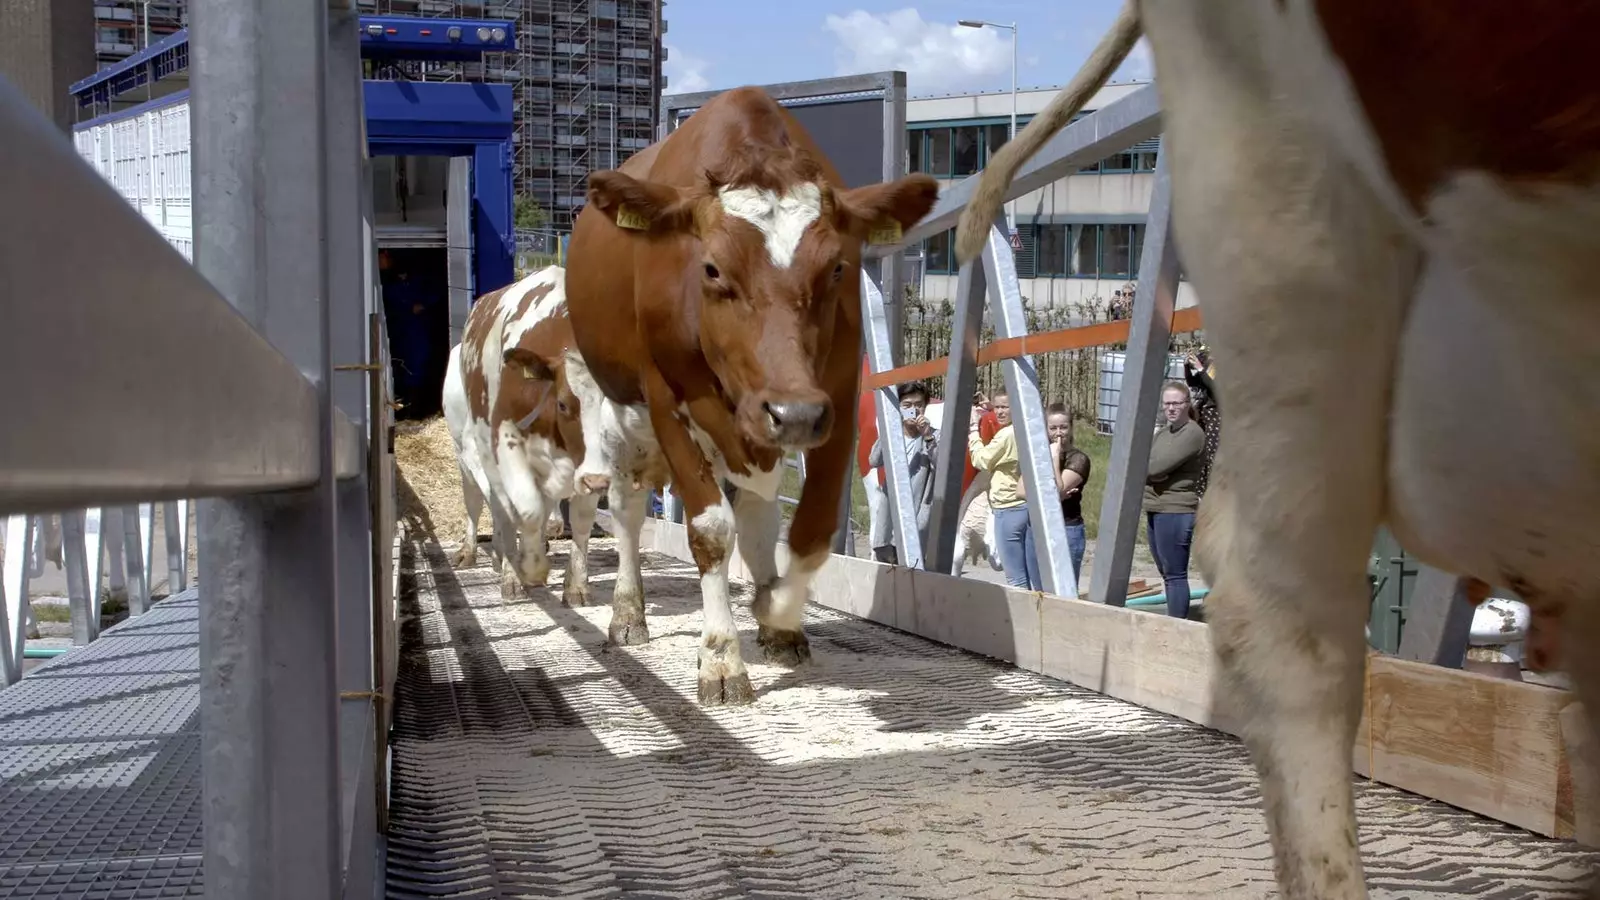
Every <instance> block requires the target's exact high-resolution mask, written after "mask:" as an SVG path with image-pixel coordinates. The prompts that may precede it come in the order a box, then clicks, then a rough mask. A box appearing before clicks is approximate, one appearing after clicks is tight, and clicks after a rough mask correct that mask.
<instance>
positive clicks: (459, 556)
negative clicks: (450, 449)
mask: <svg viewBox="0 0 1600 900" xmlns="http://www.w3.org/2000/svg"><path fill="white" fill-rule="evenodd" d="M458 468H460V470H461V500H462V503H463V504H465V506H466V508H467V522H466V535H465V536H464V537H463V538H462V539H461V549H460V550H459V551H457V552H456V558H455V559H453V560H451V563H453V564H454V565H455V566H457V567H458V568H459V567H464V566H471V565H476V564H477V562H478V517H479V516H481V515H482V514H483V492H482V491H480V490H478V484H477V482H475V481H473V480H472V476H471V475H470V474H468V473H467V470H466V469H465V468H462V467H458ZM495 568H496V569H497V570H498V569H499V566H498V565H497V566H496V567H495Z"/></svg>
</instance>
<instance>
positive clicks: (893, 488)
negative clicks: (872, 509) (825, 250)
mask: <svg viewBox="0 0 1600 900" xmlns="http://www.w3.org/2000/svg"><path fill="white" fill-rule="evenodd" d="M884 306H885V304H884V302H883V293H882V291H880V290H879V288H878V284H877V280H876V279H875V278H874V277H873V276H872V273H871V272H870V271H869V270H868V269H862V270H861V323H862V325H863V326H864V328H863V330H864V332H865V333H864V334H863V335H862V337H863V338H864V339H865V341H866V345H867V360H868V362H869V363H870V368H871V370H872V371H873V372H874V373H877V372H887V371H889V370H890V369H893V368H894V361H893V356H892V355H891V352H890V349H889V348H890V345H891V340H890V334H889V321H888V316H887V315H886V310H885V309H884ZM872 393H873V397H874V399H875V401H876V404H877V412H878V441H879V442H880V444H881V445H882V452H883V471H884V485H885V487H887V488H888V495H889V517H890V521H892V522H893V523H894V542H895V548H896V549H897V550H898V551H899V557H900V565H902V566H911V567H913V568H918V569H920V568H923V561H922V534H921V531H920V530H919V529H918V528H917V508H916V503H915V501H913V500H912V498H911V473H910V472H909V471H908V470H907V466H906V432H905V427H904V425H903V424H902V420H901V418H900V396H899V391H898V390H896V389H895V387H894V386H893V385H890V386H888V387H881V388H878V389H876V390H874V391H873V392H872Z"/></svg>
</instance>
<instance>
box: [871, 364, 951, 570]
mask: <svg viewBox="0 0 1600 900" xmlns="http://www.w3.org/2000/svg"><path fill="white" fill-rule="evenodd" d="M927 408H928V389H927V388H926V387H925V386H923V385H922V384H921V383H919V382H913V383H911V384H905V385H901V386H900V422H901V427H902V428H904V429H905V436H906V465H907V467H908V468H909V470H910V475H911V500H912V502H913V503H914V504H916V505H915V507H914V509H915V515H916V519H917V531H918V532H919V533H926V531H927V529H928V516H929V514H930V513H931V512H932V511H933V453H934V450H935V449H936V448H937V447H938V443H939V438H938V432H937V431H935V430H934V428H933V423H932V422H930V421H928V417H927V416H925V415H923V413H924V412H926V411H927ZM867 464H868V465H870V466H872V467H873V468H875V469H880V470H881V469H882V468H883V437H882V436H881V435H880V436H879V437H878V439H877V440H875V441H873V442H872V450H871V451H870V452H869V453H868V454H867ZM886 512H887V510H886ZM888 518H889V516H887V515H885V516H884V519H888ZM897 525H898V523H893V522H886V523H885V527H884V528H883V529H882V530H881V531H877V530H875V531H874V534H873V545H872V556H873V558H874V559H876V560H878V561H879V562H886V563H898V562H899V558H898V557H899V554H898V553H897V552H896V551H895V545H894V539H893V537H892V535H893V534H894V529H895V527H897Z"/></svg>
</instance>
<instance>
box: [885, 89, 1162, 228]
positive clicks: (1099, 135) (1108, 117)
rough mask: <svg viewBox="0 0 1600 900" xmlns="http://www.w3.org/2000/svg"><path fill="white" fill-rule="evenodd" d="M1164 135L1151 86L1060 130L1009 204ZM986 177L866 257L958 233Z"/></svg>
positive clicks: (961, 187) (974, 178) (959, 188)
mask: <svg viewBox="0 0 1600 900" xmlns="http://www.w3.org/2000/svg"><path fill="white" fill-rule="evenodd" d="M1160 131H1161V98H1160V96H1159V95H1157V94H1156V86H1155V85H1154V84H1150V85H1146V86H1145V87H1142V88H1140V89H1138V90H1137V91H1134V92H1133V93H1131V94H1129V95H1128V96H1126V97H1123V98H1122V99H1120V100H1117V101H1115V102H1113V103H1107V104H1106V105H1105V106H1103V107H1101V108H1100V109H1098V110H1096V111H1095V113H1094V114H1093V115H1090V116H1085V117H1084V118H1082V119H1079V120H1078V121H1076V122H1073V123H1072V124H1071V125H1068V126H1067V127H1066V128H1063V129H1061V131H1060V132H1059V133H1058V134H1057V135H1056V136H1055V137H1053V138H1051V139H1050V141H1049V143H1047V144H1045V145H1044V147H1043V148H1042V149H1041V150H1040V151H1039V152H1038V153H1037V154H1035V155H1034V156H1033V157H1032V158H1031V159H1029V160H1028V161H1027V162H1025V163H1023V164H1022V169H1021V170H1020V171H1018V172H1017V177H1016V178H1015V179H1013V180H1012V182H1011V186H1010V187H1009V188H1007V189H1006V193H1005V199H1007V200H1014V199H1016V198H1017V197H1021V196H1022V195H1023V194H1028V193H1031V192H1033V191H1036V190H1039V189H1040V188H1043V187H1046V186H1047V185H1049V184H1050V183H1051V182H1054V181H1057V180H1059V179H1062V178H1065V177H1066V176H1068V175H1071V174H1072V173H1073V172H1076V171H1077V170H1079V169H1081V168H1083V167H1084V166H1086V165H1088V164H1090V163H1093V162H1098V161H1099V160H1101V159H1104V158H1105V157H1107V156H1110V155H1111V154H1113V153H1118V152H1120V151H1122V150H1126V149H1127V148H1128V147H1131V146H1133V145H1134V144H1137V143H1139V142H1140V141H1145V140H1149V139H1150V138H1153V137H1155V136H1156V135H1157V134H1159V133H1160ZM981 177H983V173H982V172H979V173H978V174H976V175H969V176H967V177H966V178H963V179H962V180H960V181H958V182H956V183H955V184H953V185H950V187H949V188H947V189H946V190H945V191H944V192H943V193H942V194H940V195H939V201H938V202H937V203H935V204H934V205H933V209H932V210H931V211H929V213H928V214H927V215H926V216H924V217H923V219H922V221H920V222H918V223H917V224H916V226H915V227H913V228H908V229H906V231H905V234H904V235H903V236H902V237H901V238H900V240H899V241H897V242H896V243H893V244H875V245H873V246H872V247H871V248H870V249H869V250H868V252H867V254H866V255H867V256H869V257H876V256H886V255H888V254H889V253H892V252H894V253H897V252H900V251H901V250H903V249H905V248H906V247H909V246H911V245H912V244H915V243H917V242H919V241H922V240H924V239H926V238H930V237H933V236H934V235H936V234H938V233H940V232H942V231H946V230H948V229H951V228H954V227H955V226H956V221H957V220H958V219H960V218H961V211H962V210H963V209H966V207H967V203H968V202H970V201H971V200H972V193H973V192H974V191H976V190H977V189H978V179H979V178H981Z"/></svg>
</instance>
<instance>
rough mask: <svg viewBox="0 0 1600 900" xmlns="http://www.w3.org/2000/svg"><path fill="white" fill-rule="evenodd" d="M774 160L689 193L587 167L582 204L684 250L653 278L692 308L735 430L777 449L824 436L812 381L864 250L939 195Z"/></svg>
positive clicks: (928, 183) (829, 416)
mask: <svg viewBox="0 0 1600 900" xmlns="http://www.w3.org/2000/svg"><path fill="white" fill-rule="evenodd" d="M783 162H784V163H786V164H780V165H771V164H769V165H762V164H760V163H756V164H754V165H749V166H743V167H741V168H742V172H741V173H740V174H739V175H738V176H737V177H719V176H718V175H716V174H714V173H706V174H704V176H703V178H702V181H701V183H700V184H698V185H696V186H695V187H694V188H691V189H685V188H681V187H675V186H671V185H667V184H662V183H659V182H651V181H641V180H639V179H636V178H632V177H630V176H628V175H625V174H623V173H622V172H619V171H605V172H595V173H593V174H591V175H590V176H589V197H588V201H589V203H590V204H591V205H593V206H594V207H595V208H596V209H597V210H599V211H600V212H601V213H602V214H604V215H605V216H606V217H607V218H609V219H611V220H612V221H613V222H614V223H616V224H617V225H618V226H619V227H621V228H624V229H629V230H630V231H632V232H636V233H643V234H645V235H648V236H650V237H651V238H653V239H666V240H678V241H681V242H682V245H683V246H684V247H685V248H687V249H686V252H685V253H683V254H679V255H678V257H679V258H680V259H681V260H682V265H683V268H682V270H681V271H678V272H674V273H671V274H665V273H663V277H665V278H668V279H672V280H674V281H676V282H678V283H681V284H682V286H683V296H684V299H685V301H686V302H687V303H688V304H690V305H692V306H693V307H694V308H692V309H685V310H684V312H685V314H686V315H687V316H689V317H690V318H689V320H690V321H694V322H696V323H697V325H698V330H699V335H698V337H699V343H700V350H701V352H702V353H703V354H704V355H705V358H706V360H707V362H708V363H709V364H710V366H711V369H712V371H713V372H714V373H715V374H716V378H717V381H718V382H719V387H720V389H721V391H722V393H723V395H724V396H725V397H726V398H727V400H728V402H729V403H730V404H731V405H732V407H733V412H734V416H735V421H736V422H737V423H738V426H739V428H740V430H741V431H742V432H743V433H744V435H745V436H746V437H747V438H749V439H750V440H751V441H753V442H754V443H756V444H758V445H764V446H770V447H778V448H781V449H783V450H786V451H787V450H795V449H804V448H809V447H814V446H816V445H818V444H821V443H822V442H823V441H825V440H827V438H828V435H829V433H830V432H831V429H832V426H833V416H834V410H833V404H832V402H831V401H830V399H829V397H828V394H827V393H825V392H824V390H823V388H822V386H821V384H820V379H819V376H820V375H821V371H822V367H823V364H824V363H825V362H826V360H827V354H828V352H829V351H830V350H831V349H832V348H830V347H829V346H827V345H826V341H827V339H828V337H829V336H831V335H832V333H833V324H834V317H835V316H836V315H838V314H839V311H840V310H841V309H846V308H850V307H854V306H855V305H856V304H858V303H859V302H860V299H859V291H860V269H861V246H862V243H863V242H865V241H866V240H868V238H869V236H876V235H879V234H883V235H884V236H883V237H881V238H878V239H879V240H881V241H883V242H892V241H893V240H895V239H897V238H898V235H899V233H900V232H901V231H902V230H903V229H906V228H909V227H911V226H912V225H915V224H916V223H917V222H918V221H920V220H921V219H922V217H923V216H925V215H927V213H928V210H929V209H931V208H932V207H933V204H934V201H935V200H937V199H938V194H939V186H938V182H937V181H935V180H934V179H933V178H931V177H929V176H926V175H911V176H908V177H905V178H901V179H898V180H896V181H891V182H885V183H882V184H874V185H869V186H867V187H859V188H853V189H850V190H844V189H838V188H834V187H831V186H830V185H828V183H827V181H826V179H825V178H824V177H822V175H821V173H820V171H819V170H818V168H817V167H816V166H815V165H814V164H809V165H808V164H806V163H805V162H804V161H803V160H801V161H800V162H798V163H796V161H795V160H792V159H791V160H787V161H783ZM780 169H781V170H782V172H781V174H775V173H777V172H778V170H780ZM850 364H851V365H852V366H853V365H855V361H854V359H852V360H851V363H850Z"/></svg>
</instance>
